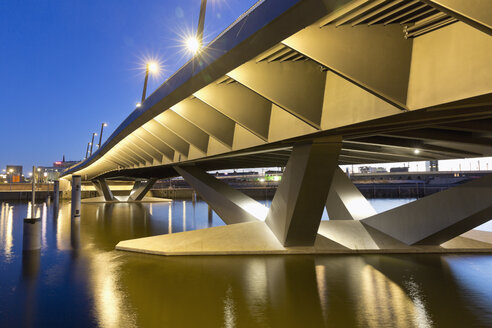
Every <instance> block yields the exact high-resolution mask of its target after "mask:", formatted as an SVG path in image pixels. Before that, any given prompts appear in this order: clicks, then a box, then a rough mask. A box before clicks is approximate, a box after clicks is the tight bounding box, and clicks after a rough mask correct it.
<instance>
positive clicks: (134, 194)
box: [128, 178, 157, 201]
mask: <svg viewBox="0 0 492 328" xmlns="http://www.w3.org/2000/svg"><path fill="white" fill-rule="evenodd" d="M156 181H157V178H151V179H149V180H147V181H146V182H144V181H139V180H137V181H135V184H134V185H133V188H132V190H131V191H130V196H129V197H128V200H134V201H138V200H142V199H143V198H144V197H145V194H147V192H148V191H149V190H150V188H152V186H153V185H154V183H155V182H156Z"/></svg>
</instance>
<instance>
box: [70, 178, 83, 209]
mask: <svg viewBox="0 0 492 328" xmlns="http://www.w3.org/2000/svg"><path fill="white" fill-rule="evenodd" d="M81 193H82V182H81V177H80V175H72V211H71V216H70V217H71V218H72V219H75V218H80V196H81Z"/></svg>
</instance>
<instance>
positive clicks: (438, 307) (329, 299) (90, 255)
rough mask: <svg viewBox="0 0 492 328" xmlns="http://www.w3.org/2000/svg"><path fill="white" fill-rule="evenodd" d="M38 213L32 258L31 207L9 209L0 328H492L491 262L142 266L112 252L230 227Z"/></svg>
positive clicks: (111, 214)
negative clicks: (26, 243)
mask: <svg viewBox="0 0 492 328" xmlns="http://www.w3.org/2000/svg"><path fill="white" fill-rule="evenodd" d="M408 201H411V199H407V200H401V199H387V200H383V199H374V200H371V202H372V204H373V206H374V207H375V208H376V210H377V211H383V210H385V209H388V208H391V207H394V206H397V205H400V204H402V203H404V202H408ZM264 203H266V204H267V205H269V204H268V201H266V202H264ZM37 205H38V206H37V209H36V212H37V213H36V214H37V216H39V217H40V218H41V224H42V225H41V250H40V251H31V252H23V251H22V229H23V226H22V224H23V219H24V218H25V217H29V216H30V215H31V213H30V207H29V206H28V204H27V203H24V202H22V203H21V202H9V203H7V202H3V203H1V216H0V295H1V297H0V327H492V280H491V279H490V278H491V277H492V254H490V255H488V254H480V255H474V254H460V255H452V254H447V255H438V254H420V255H418V254H414V255H363V256H359V255H336V256H334V255H317V256H314V255H291V256H229V257H226V256H203V257H200V256H185V257H163V256H154V255H143V254H136V253H127V252H122V251H116V250H114V247H115V245H116V244H117V243H118V242H119V241H121V240H126V239H132V238H138V237H144V236H152V235H158V234H167V233H177V232H181V231H189V230H195V229H202V228H206V227H210V226H219V225H223V223H222V221H221V220H220V218H219V217H218V216H217V215H216V214H215V213H213V212H211V211H209V209H208V206H207V204H206V203H204V202H200V201H198V202H195V203H194V202H192V201H191V200H175V201H173V202H170V203H143V204H123V203H122V204H83V205H82V215H81V218H80V221H74V222H71V220H70V204H69V203H62V204H61V206H60V208H59V209H58V210H57V211H55V209H54V207H53V205H51V206H48V205H47V204H45V203H40V204H37ZM324 219H327V216H326V213H325V215H324ZM491 223H492V222H489V223H488V224H486V225H484V226H482V227H480V228H481V229H483V230H492V224H491Z"/></svg>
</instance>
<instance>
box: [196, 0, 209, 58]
mask: <svg viewBox="0 0 492 328" xmlns="http://www.w3.org/2000/svg"><path fill="white" fill-rule="evenodd" d="M206 9H207V0H202V3H201V5H200V15H199V16H198V29H197V39H198V49H201V48H202V46H203V28H204V26H205V11H206Z"/></svg>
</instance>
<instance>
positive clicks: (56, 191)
mask: <svg viewBox="0 0 492 328" xmlns="http://www.w3.org/2000/svg"><path fill="white" fill-rule="evenodd" d="M53 203H54V205H55V209H58V205H59V204H60V181H59V180H55V182H54V185H53Z"/></svg>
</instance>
